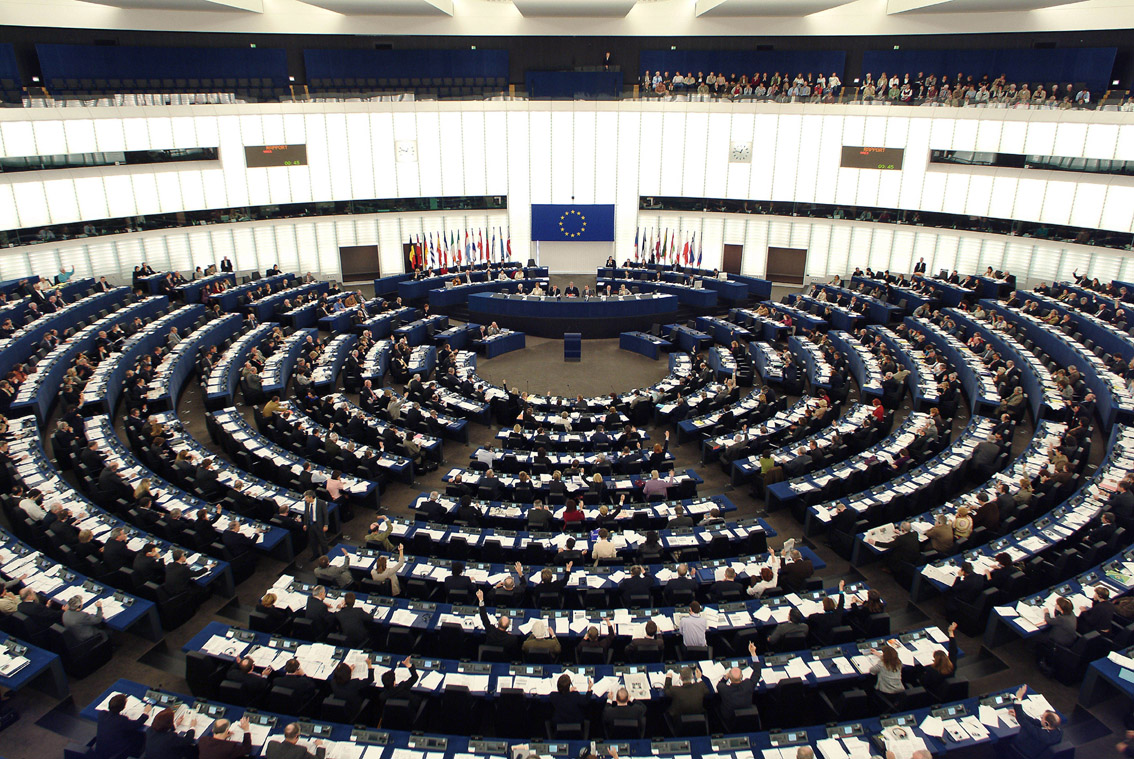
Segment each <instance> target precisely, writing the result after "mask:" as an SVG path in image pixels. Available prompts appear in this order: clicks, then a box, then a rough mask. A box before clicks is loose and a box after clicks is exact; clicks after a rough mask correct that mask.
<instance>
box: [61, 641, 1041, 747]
mask: <svg viewBox="0 0 1134 759" xmlns="http://www.w3.org/2000/svg"><path fill="white" fill-rule="evenodd" d="M252 639H253V640H255V639H256V636H252ZM435 661H437V660H419V661H418V664H419V666H421V667H422V669H426V667H428V671H429V672H432V671H434V666H435V665H434V662H435ZM385 663H390V664H392V663H393V661H392V660H389V661H386V662H385ZM464 671H465V672H468V673H473V674H475V672H476V671H477V670H476V669H475V668H473V667H471V666H469V667H466V668H465V670H464ZM515 674H516V675H526V674H527V672H526V669H523V668H520V669H519V670H517V671H516V672H515ZM625 674H630V672H629V671H627V672H625ZM510 679H511V678H510ZM465 682H467V679H466V680H465ZM513 685H514V683H513ZM1018 687H1019V686H1013V687H1012V688H1008V689H1005V690H1001V691H996V692H994V693H991V694H989V695H987V696H985V697H983V698H967V699H964V700H961V701H955V702H951V703H949V704H946V705H944V706H935V707H932V708H921V709H917V710H914V711H911V712H908V713H906V714H904V715H902V719H901V724H905V725H909V727H910V732H911V733H912V735H913V736H914V737H916V738H920V739H922V740H923V741H924V742H925V745H926V746H928V747H929V750H930V751H931V752H933V754H934V755H937V756H940V755H944V754H946V753H952V752H954V751H966V750H970V749H973V748H974V747H976V746H981V745H995V746H1000V745H1004V746H1008V745H1009V744H1010V743H1011V741H1012V739H1013V738H1014V737H1015V736H1016V734H1017V733H1019V731H1020V729H1019V727H1018V726H1017V725H1016V724H1015V722H1014V721H1013V720H1011V718H1010V717H1009V716H1008V714H1007V712H1008V707H1010V706H1011V705H1012V703H1013V694H1014V693H1015V691H1016V689H1017V688H1018ZM521 692H522V689H521ZM116 693H123V694H126V695H128V696H130V697H131V700H130V701H129V702H128V704H127V707H126V712H127V713H128V714H129V715H131V716H133V714H134V713H135V712H137V713H138V714H140V713H141V706H140V703H141V701H142V700H144V701H145V702H146V703H151V704H154V703H160V704H186V705H187V706H190V707H192V708H194V709H195V710H196V711H197V713H198V714H201V715H202V719H204V720H205V726H206V728H207V727H208V725H211V723H212V720H214V719H217V718H219V717H222V716H223V717H224V718H225V719H227V720H229V721H230V722H232V723H233V724H235V723H237V722H239V721H240V718H241V717H242V716H243V715H244V714H245V712H247V713H248V716H249V717H250V718H251V719H252V720H253V721H254V722H255V725H256V730H254V731H253V735H254V736H255V739H254V744H255V745H254V746H253V754H256V755H263V754H264V753H265V750H264V748H263V747H264V745H265V744H267V743H270V742H271V743H274V742H279V741H282V740H283V729H284V726H285V725H287V724H289V723H291V722H296V721H300V722H306V721H305V720H296V718H295V717H289V716H285V715H277V714H273V713H270V712H265V711H259V710H255V709H245V708H243V707H239V706H233V705H231V704H224V703H220V702H217V701H204V700H196V699H194V698H193V697H192V696H188V695H184V694H177V693H169V692H164V691H161V692H159V691H154V690H151V689H150V688H149V687H147V686H145V685H142V684H140V683H136V682H132V681H130V680H118V681H116V682H115V683H114V684H113V685H111V686H110V687H109V688H107V689H106V690H105V691H103V692H102V693H100V694H99V695H98V696H97V697H96V698H95V700H94V701H92V702H91V703H90V704H88V705H87V706H86V707H85V708H84V709H83V710H82V711H81V712H79V715H80V716H81V717H82V718H83V719H86V720H89V721H91V722H96V721H98V719H99V714H100V713H101V712H103V711H104V710H105V708H106V707H105V704H106V702H107V701H108V700H109V699H110V697H111V696H113V695H114V694H116ZM1031 698H1032V697H1030V696H1029V698H1028V699H1025V704H1026V706H1025V707H1024V708H1025V709H1026V710H1027V711H1028V713H1029V714H1031V713H1038V712H1042V710H1043V708H1044V706H1043V705H1042V704H1040V703H1039V702H1036V703H1035V704H1034V705H1033V704H1030V703H1028V701H1029V700H1030V699H1031ZM985 707H987V708H988V709H992V710H993V711H992V712H991V715H994V716H996V718H997V721H996V724H995V725H993V726H991V727H989V728H988V729H987V731H985V733H984V734H980V735H979V737H973V736H972V735H970V734H969V733H968V732H966V731H964V729H963V728H962V729H961V733H960V734H963V735H964V736H965V737H963V738H960V737H959V738H958V739H956V740H954V739H952V738H946V737H945V733H944V731H942V734H941V735H940V736H937V735H935V734H934V735H931V734H929V733H927V732H923V731H922V730H921V729H920V728H919V727H918V726H919V725H921V724H923V722H925V720H926V718H928V717H930V716H934V717H938V718H939V719H942V720H946V721H947V723H948V725H949V726H953V725H957V724H959V720H960V719H962V718H964V717H966V716H967V715H976V714H977V713H978V712H979V710H981V709H983V708H985ZM158 711H159V710H158V709H154V710H153V711H152V712H151V714H152V715H156V714H157V713H158ZM985 713H988V712H985ZM308 724H310V723H308ZM890 724H898V721H897V720H896V719H895V720H890V719H888V720H881V719H879V718H878V717H870V718H868V719H864V720H857V721H851V722H840V723H838V724H835V725H815V726H811V727H801V728H794V729H791V730H771V731H762V732H757V733H745V734H742V735H729V736H714V737H709V736H703V735H702V736H694V737H685V738H677V739H674V740H661V739H632V740H619V741H616V742H613V743H611V744H609V745H614V746H616V747H617V748H618V752H619V755H620V756H623V757H649V756H655V757H657V756H663V757H679V756H707V755H710V754H712V755H715V756H717V757H720V758H721V759H738V758H739V757H751V756H765V757H767V756H786V755H790V756H794V755H795V753H796V751H797V747H800V746H808V747H811V746H816V745H817V744H818V743H819V742H820V741H826V740H829V739H832V738H834V739H836V742H837V743H838V745H839V746H840V747H844V746H847V745H849V744H848V743H846V742H845V741H841V740H839V739H840V738H842V736H846V737H847V738H848V739H849V740H850V742H851V743H855V742H856V740H857V739H862V740H868V739H873V738H875V737H877V738H879V739H881V738H882V737H883V736H884V735H886V734H885V733H884V732H883V731H884V730H886V729H887V725H890ZM312 727H318V728H319V729H320V735H322V737H323V741H324V744H325V746H326V747H327V749H328V754H327V755H328V756H331V755H332V754H331V751H334V752H335V753H334V755H335V756H353V757H357V756H360V755H361V754H362V749H365V753H366V756H367V757H371V756H373V757H375V759H380V758H383V757H397V756H402V755H403V754H402V753H400V752H402V751H405V755H406V756H411V757H424V756H429V757H435V758H436V759H457V757H468V756H470V755H477V756H511V755H512V754H511V753H510V751H511V750H512V748H511V747H512V745H513V744H515V745H516V747H517V749H516V751H517V753H518V754H522V755H529V754H534V755H537V756H550V757H557V758H558V757H568V756H579V755H581V752H584V751H588V750H589V749H590V747H591V746H592V745H594V741H586V740H557V741H552V742H547V741H532V740H529V739H523V740H515V739H504V738H499V739H497V738H490V739H485V738H476V737H474V738H468V737H462V736H457V735H432V734H426V735H423V734H420V733H416V732H408V731H405V730H391V729H389V728H387V729H378V728H366V727H352V726H351V725H348V724H343V723H339V722H319V723H317V724H315V725H312ZM203 729H205V728H203ZM301 740H302V741H303V744H304V745H307V744H308V741H309V738H308V737H307V736H304V737H302V739H301ZM521 744H522V745H523V750H522V751H521V750H520V749H519V748H518V747H519V746H520V745H521ZM842 750H843V751H844V752H846V748H842ZM426 752H429V753H428V754H427V753H426ZM784 752H787V753H784Z"/></svg>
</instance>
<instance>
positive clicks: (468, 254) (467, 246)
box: [465, 229, 473, 266]
mask: <svg viewBox="0 0 1134 759" xmlns="http://www.w3.org/2000/svg"><path fill="white" fill-rule="evenodd" d="M465 261H467V262H468V264H469V266H472V263H473V256H472V243H471V242H469V231H468V230H467V229H466V230H465Z"/></svg>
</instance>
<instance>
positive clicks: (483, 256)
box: [409, 227, 512, 270]
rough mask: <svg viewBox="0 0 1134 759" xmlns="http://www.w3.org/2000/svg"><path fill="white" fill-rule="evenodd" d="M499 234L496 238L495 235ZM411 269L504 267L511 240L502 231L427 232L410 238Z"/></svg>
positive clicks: (509, 256)
mask: <svg viewBox="0 0 1134 759" xmlns="http://www.w3.org/2000/svg"><path fill="white" fill-rule="evenodd" d="M497 231H499V232H500V234H499V236H497V234H496V232H497ZM409 245H410V254H409V255H410V266H411V267H413V269H414V270H417V269H447V268H449V267H450V266H474V265H476V264H494V263H503V262H504V261H511V260H512V238H511V236H510V235H509V236H505V234H504V229H503V228H502V227H497V229H495V230H494V229H489V230H488V232H487V233H486V232H485V230H483V229H475V230H471V231H470V230H468V229H466V230H464V240H463V241H462V239H461V233H460V232H455V231H450V232H448V233H445V232H436V233H434V232H429V233H427V234H425V235H420V234H419V235H417V236H416V237H411V238H410V240H409Z"/></svg>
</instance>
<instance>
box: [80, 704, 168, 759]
mask: <svg viewBox="0 0 1134 759" xmlns="http://www.w3.org/2000/svg"><path fill="white" fill-rule="evenodd" d="M126 704H127V698H126V694H125V693H115V694H114V695H113V696H111V697H110V703H108V704H107V705H106V711H104V712H99V714H98V732H97V733H96V735H95V745H94V752H93V754H92V757H93V759H117V758H118V757H121V756H138V755H139V754H140V753H141V751H142V748H143V746H144V745H145V744H144V740H145V738H144V733H143V731H144V730H145V729H146V720H148V719H149V717H150V712H151V711H153V705H152V704H146V705H145V706H144V707H142V714H141V715H140V716H138V717H136V718H135V719H130V718H129V717H126V716H124V715H123V714H122V710H123V709H125V708H126Z"/></svg>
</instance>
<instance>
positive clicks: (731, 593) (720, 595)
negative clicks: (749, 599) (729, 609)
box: [709, 567, 744, 602]
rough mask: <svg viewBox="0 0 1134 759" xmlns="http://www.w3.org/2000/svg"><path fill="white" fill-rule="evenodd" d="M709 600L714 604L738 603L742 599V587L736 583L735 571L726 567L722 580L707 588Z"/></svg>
mask: <svg viewBox="0 0 1134 759" xmlns="http://www.w3.org/2000/svg"><path fill="white" fill-rule="evenodd" d="M709 598H710V599H711V600H713V601H716V602H721V601H739V600H742V599H743V598H744V586H743V585H741V584H740V583H739V582H737V581H736V570H735V569H733V568H732V567H728V568H726V569H725V571H724V578H723V579H720V580H717V581H716V582H714V583H713V584H712V585H710V586H709Z"/></svg>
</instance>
